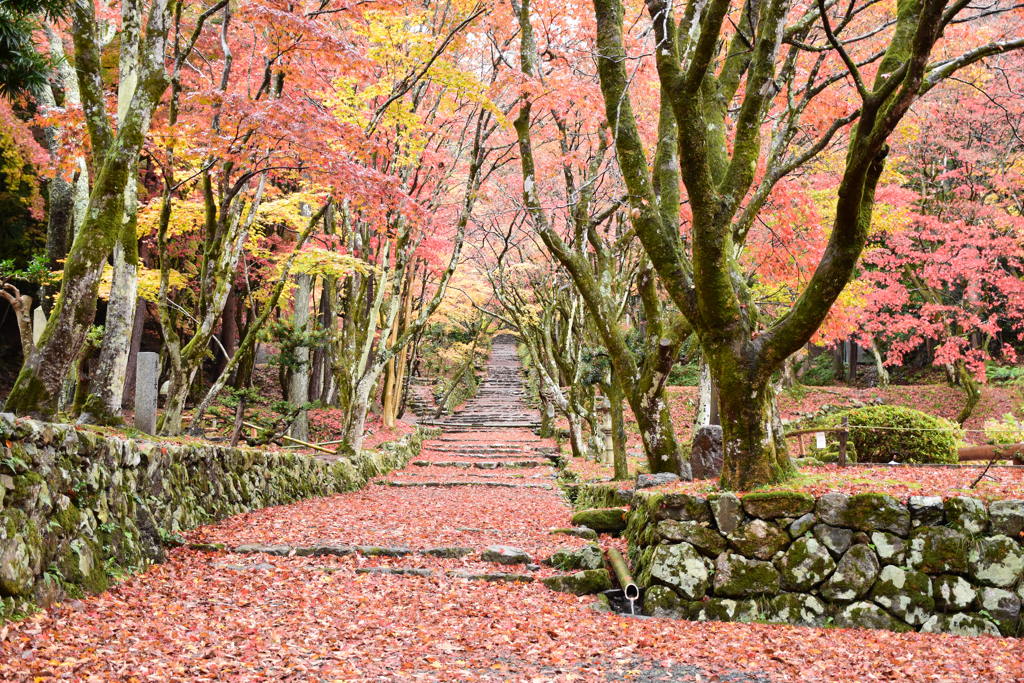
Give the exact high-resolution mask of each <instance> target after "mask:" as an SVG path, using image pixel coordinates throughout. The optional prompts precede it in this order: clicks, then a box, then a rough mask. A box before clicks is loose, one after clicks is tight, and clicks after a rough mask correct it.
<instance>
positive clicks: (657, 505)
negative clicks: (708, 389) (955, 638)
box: [626, 491, 1024, 636]
mask: <svg viewBox="0 0 1024 683" xmlns="http://www.w3.org/2000/svg"><path fill="white" fill-rule="evenodd" d="M626 536H627V537H628V539H629V542H630V558H631V560H632V563H633V573H634V576H635V577H636V579H637V582H638V584H639V585H640V586H641V588H644V589H645V590H644V597H643V605H644V612H645V614H649V615H656V616H673V617H679V618H684V619H695V620H716V621H754V620H758V621H772V622H782V623H789V624H803V625H811V626H826V625H835V626H840V627H850V628H854V627H857V628H881V629H891V630H894V631H911V630H918V631H926V632H940V631H941V632H952V633H959V634H965V635H979V634H989V635H1004V636H1021V635H1024V622H1022V616H1021V602H1022V600H1024V578H1022V577H1024V500H1005V501H994V502H991V503H988V504H986V503H984V502H983V501H980V500H977V499H974V498H966V497H956V498H949V499H947V500H945V501H944V500H943V499H941V498H938V497H928V496H913V497H910V499H909V500H908V501H906V502H901V501H899V500H897V499H896V498H893V497H891V496H887V495H881V494H859V495H845V494H841V493H829V494H825V495H823V496H820V497H818V498H814V497H812V496H810V495H806V494H801V493H763V494H756V493H755V494H747V495H745V496H743V497H742V498H738V497H736V496H735V495H733V494H721V495H710V496H708V497H707V498H702V497H697V496H690V495H682V494H665V493H652V492H645V491H638V492H636V494H635V495H634V497H633V501H632V506H631V511H630V514H629V518H628V526H627V529H626Z"/></svg>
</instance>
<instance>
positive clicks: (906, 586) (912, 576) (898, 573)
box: [871, 565, 935, 626]
mask: <svg viewBox="0 0 1024 683" xmlns="http://www.w3.org/2000/svg"><path fill="white" fill-rule="evenodd" d="M871 599H872V600H874V601H875V602H876V603H878V604H879V605H880V606H882V607H884V608H885V609H887V610H888V611H889V612H891V613H892V614H894V615H896V616H897V617H899V618H900V619H902V620H903V621H905V622H907V623H908V624H912V625H914V626H917V625H920V624H923V623H924V621H925V619H927V618H928V617H929V616H930V614H931V612H932V610H934V608H935V600H934V598H932V582H931V579H930V578H929V577H928V575H927V574H925V573H923V572H916V571H912V570H906V569H902V568H900V567H896V566H893V565H886V566H885V567H882V571H881V572H879V574H878V580H877V581H876V582H875V585H874V587H873V588H872V589H871Z"/></svg>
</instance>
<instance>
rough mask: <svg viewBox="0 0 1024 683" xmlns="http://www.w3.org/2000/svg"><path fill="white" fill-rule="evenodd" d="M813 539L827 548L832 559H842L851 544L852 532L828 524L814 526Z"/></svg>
mask: <svg viewBox="0 0 1024 683" xmlns="http://www.w3.org/2000/svg"><path fill="white" fill-rule="evenodd" d="M813 533H814V538H815V539H817V541H818V543H821V544H822V545H823V546H825V547H826V548H828V551H829V552H830V553H832V556H833V557H842V556H843V553H845V552H846V551H847V550H849V549H850V545H851V544H852V543H853V532H852V531H850V530H849V529H843V528H842V527H837V526H831V525H829V524H815V525H814V532H813Z"/></svg>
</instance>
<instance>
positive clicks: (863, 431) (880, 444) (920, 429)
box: [826, 405, 963, 464]
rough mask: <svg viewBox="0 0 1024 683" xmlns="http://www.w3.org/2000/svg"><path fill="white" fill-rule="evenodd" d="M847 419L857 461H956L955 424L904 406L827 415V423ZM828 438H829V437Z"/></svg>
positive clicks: (836, 423)
mask: <svg viewBox="0 0 1024 683" xmlns="http://www.w3.org/2000/svg"><path fill="white" fill-rule="evenodd" d="M844 417H845V418H847V420H848V421H849V425H850V440H849V444H850V446H852V448H851V450H852V453H850V455H851V456H852V457H851V460H852V459H856V461H857V462H875V463H886V462H898V463H921V464H929V463H955V462H957V460H958V455H957V444H958V443H959V441H960V439H961V437H962V435H963V433H962V432H961V430H960V428H959V427H958V426H957V425H956V423H954V422H951V421H950V420H947V419H945V418H941V417H936V416H934V415H929V414H928V413H924V412H921V411H920V410H914V409H913V408H907V407H905V406H884V405H883V406H865V407H863V408H854V409H852V410H847V411H843V412H841V413H836V414H833V415H830V416H829V417H828V419H827V420H826V426H830V427H837V426H839V425H840V424H842V421H843V418H844ZM830 440H831V439H830Z"/></svg>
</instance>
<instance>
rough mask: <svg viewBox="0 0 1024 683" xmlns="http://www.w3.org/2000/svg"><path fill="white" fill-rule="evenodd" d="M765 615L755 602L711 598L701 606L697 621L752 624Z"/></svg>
mask: <svg viewBox="0 0 1024 683" xmlns="http://www.w3.org/2000/svg"><path fill="white" fill-rule="evenodd" d="M763 616H764V615H763V614H762V613H761V608H760V607H759V606H758V604H757V602H756V601H755V600H732V599H730V598H709V599H707V600H705V601H703V603H702V604H701V609H700V611H699V612H697V616H696V619H697V621H741V622H750V621H757V620H758V619H761V618H762V617H763Z"/></svg>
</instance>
